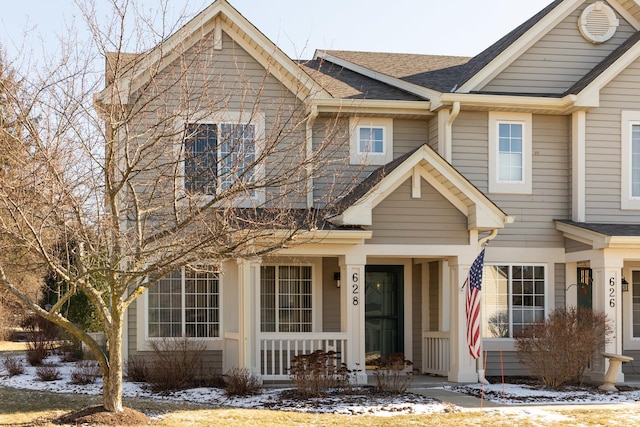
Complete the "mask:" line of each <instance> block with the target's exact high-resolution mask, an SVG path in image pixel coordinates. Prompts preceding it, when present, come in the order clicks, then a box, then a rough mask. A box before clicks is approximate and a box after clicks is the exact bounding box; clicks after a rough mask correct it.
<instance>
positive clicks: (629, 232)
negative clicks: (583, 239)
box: [556, 219, 640, 237]
mask: <svg viewBox="0 0 640 427" xmlns="http://www.w3.org/2000/svg"><path fill="white" fill-rule="evenodd" d="M556 222H562V223H564V224H568V225H572V226H574V227H579V228H583V229H585V230H589V231H593V232H595V233H599V234H602V235H605V236H611V237H613V236H640V224H604V223H589V222H576V221H570V220H564V219H557V220H556Z"/></svg>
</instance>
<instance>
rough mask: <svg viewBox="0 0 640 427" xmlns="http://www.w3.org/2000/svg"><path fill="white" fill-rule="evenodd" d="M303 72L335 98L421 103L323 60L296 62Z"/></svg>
mask: <svg viewBox="0 0 640 427" xmlns="http://www.w3.org/2000/svg"><path fill="white" fill-rule="evenodd" d="M298 62H299V64H300V66H301V67H302V68H303V70H304V71H305V72H306V73H307V74H309V75H310V76H311V78H313V79H314V80H315V81H316V82H317V83H318V84H320V85H322V87H323V88H324V89H325V90H326V91H327V92H329V93H330V94H331V95H332V96H333V97H335V98H341V99H383V100H397V101H422V100H423V99H422V98H420V97H419V96H416V95H413V94H410V93H408V92H405V91H403V90H400V89H398V88H395V87H393V86H390V85H388V84H385V83H382V82H380V81H377V80H374V79H371V78H369V77H366V76H363V75H362V74H358V73H356V72H353V71H351V70H348V69H346V68H343V67H341V66H339V65H336V64H333V63H331V62H328V61H324V60H312V61H298Z"/></svg>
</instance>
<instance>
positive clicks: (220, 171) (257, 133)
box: [177, 111, 265, 201]
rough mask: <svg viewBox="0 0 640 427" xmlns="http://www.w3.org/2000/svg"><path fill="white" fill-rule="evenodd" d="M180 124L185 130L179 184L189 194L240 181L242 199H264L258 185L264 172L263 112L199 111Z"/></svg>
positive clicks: (208, 194) (214, 192)
mask: <svg viewBox="0 0 640 427" xmlns="http://www.w3.org/2000/svg"><path fill="white" fill-rule="evenodd" d="M177 125H178V126H182V129H181V130H180V131H181V132H183V133H182V135H183V136H182V139H181V141H180V147H181V148H180V150H181V153H182V154H181V160H182V162H181V165H182V166H181V170H182V173H181V180H182V183H181V186H180V188H184V191H185V192H186V194H188V195H190V196H203V197H205V198H206V197H212V196H215V195H218V194H220V193H221V192H223V191H225V190H228V189H229V188H231V187H232V186H233V185H236V184H239V185H238V187H237V190H238V191H237V197H238V199H239V200H240V201H242V199H252V198H253V199H260V200H263V199H264V191H262V190H260V189H259V190H256V188H255V184H256V183H257V182H259V180H260V179H261V178H262V177H263V176H264V166H263V165H261V164H260V163H258V162H257V161H256V159H258V158H259V157H260V153H261V152H262V150H263V145H264V126H265V118H264V114H263V113H253V114H248V113H239V112H229V111H222V112H217V113H214V114H205V113H199V114H192V115H191V116H190V117H189V119H188V120H185V121H184V122H181V123H177ZM234 197H236V196H234Z"/></svg>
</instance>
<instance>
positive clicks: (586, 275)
mask: <svg viewBox="0 0 640 427" xmlns="http://www.w3.org/2000/svg"><path fill="white" fill-rule="evenodd" d="M578 307H583V308H592V307H593V278H592V274H591V269H590V268H589V267H578Z"/></svg>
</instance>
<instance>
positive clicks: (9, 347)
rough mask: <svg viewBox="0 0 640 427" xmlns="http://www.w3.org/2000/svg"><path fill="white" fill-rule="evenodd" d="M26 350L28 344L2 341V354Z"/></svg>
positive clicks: (0, 350)
mask: <svg viewBox="0 0 640 427" xmlns="http://www.w3.org/2000/svg"><path fill="white" fill-rule="evenodd" d="M26 349H27V343H26V342H14V341H0V352H6V351H25V350H26Z"/></svg>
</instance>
